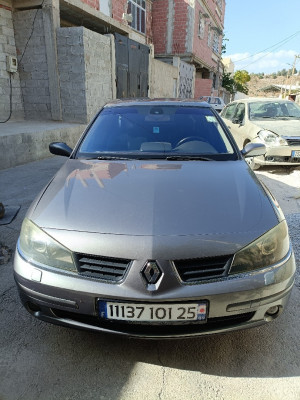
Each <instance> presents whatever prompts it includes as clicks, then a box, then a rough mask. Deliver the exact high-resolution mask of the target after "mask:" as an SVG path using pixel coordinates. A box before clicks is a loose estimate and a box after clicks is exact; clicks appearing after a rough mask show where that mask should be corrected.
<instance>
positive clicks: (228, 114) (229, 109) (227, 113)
mask: <svg viewBox="0 0 300 400" xmlns="http://www.w3.org/2000/svg"><path fill="white" fill-rule="evenodd" d="M236 106H237V103H230V104H228V105H227V106H226V107H225V108H224V109H223V111H222V112H221V117H222V119H223V120H224V122H225V124H226V125H227V128H229V129H230V131H231V129H232V125H233V124H232V122H231V120H232V118H233V116H234V112H235V109H236Z"/></svg>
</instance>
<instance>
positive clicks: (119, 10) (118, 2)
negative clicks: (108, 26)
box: [111, 0, 153, 43]
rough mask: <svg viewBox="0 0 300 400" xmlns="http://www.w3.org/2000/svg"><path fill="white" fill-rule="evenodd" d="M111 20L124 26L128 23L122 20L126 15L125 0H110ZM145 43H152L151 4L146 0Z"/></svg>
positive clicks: (126, 3) (126, 6) (126, 4)
mask: <svg viewBox="0 0 300 400" xmlns="http://www.w3.org/2000/svg"><path fill="white" fill-rule="evenodd" d="M111 7H112V8H111V9H112V15H111V16H112V18H114V19H115V20H117V21H119V22H121V23H122V24H124V25H126V26H127V25H128V23H127V22H126V21H125V20H124V19H123V14H124V13H125V14H126V13H127V8H128V1H127V0H112V2H111ZM145 35H146V42H147V43H152V36H153V35H152V3H151V1H149V0H146V34H145Z"/></svg>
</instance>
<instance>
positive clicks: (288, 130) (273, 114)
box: [221, 98, 300, 169]
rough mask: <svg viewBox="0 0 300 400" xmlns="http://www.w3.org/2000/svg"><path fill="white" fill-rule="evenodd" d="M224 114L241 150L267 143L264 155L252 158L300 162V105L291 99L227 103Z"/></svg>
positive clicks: (261, 161) (257, 164) (259, 162)
mask: <svg viewBox="0 0 300 400" xmlns="http://www.w3.org/2000/svg"><path fill="white" fill-rule="evenodd" d="M221 117H222V118H223V120H224V122H225V123H226V125H227V126H228V128H229V129H230V131H231V133H232V135H233V137H234V139H235V141H236V142H237V145H238V146H239V148H240V149H242V148H244V147H245V145H246V144H247V143H250V142H251V143H263V144H264V145H265V146H266V148H267V151H266V154H265V155H264V156H260V157H256V158H253V159H249V160H250V165H251V167H252V169H258V168H259V167H260V166H261V165H286V166H294V165H295V166H296V165H300V107H299V106H298V105H297V104H296V103H294V102H293V101H290V100H281V99H274V98H271V99H268V98H252V99H251V98H248V99H242V100H238V101H234V102H232V103H229V104H227V106H226V107H225V108H224V110H223V111H222V112H221Z"/></svg>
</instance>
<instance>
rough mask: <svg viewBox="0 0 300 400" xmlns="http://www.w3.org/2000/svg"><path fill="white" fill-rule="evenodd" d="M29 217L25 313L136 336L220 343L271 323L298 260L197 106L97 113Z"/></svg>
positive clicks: (230, 147)
mask: <svg viewBox="0 0 300 400" xmlns="http://www.w3.org/2000/svg"><path fill="white" fill-rule="evenodd" d="M50 150H51V152H52V153H54V154H57V155H63V156H67V157H68V160H67V161H66V163H65V165H64V166H63V167H62V168H61V170H60V171H59V172H58V173H57V174H56V176H55V177H54V178H53V179H52V180H51V182H50V183H49V184H48V185H47V186H46V187H45V189H44V190H43V191H42V192H41V194H40V195H39V196H38V198H36V200H35V201H34V202H33V204H32V205H31V207H30V209H29V210H28V213H27V215H26V218H25V219H24V222H23V225H22V229H21V234H20V238H19V240H18V244H17V250H16V253H15V261H14V274H15V280H16V282H17V286H18V289H19V293H20V298H21V300H22V303H23V304H24V306H25V308H26V309H27V310H28V311H29V312H30V313H31V314H32V315H33V316H34V317H36V318H39V319H41V320H43V321H47V322H51V323H54V324H60V325H64V326H68V327H76V328H82V329H89V330H93V331H99V332H100V331H101V332H110V333H112V332H113V333H117V334H122V335H128V336H138V337H148V338H156V337H182V336H194V335H205V334H212V333H221V332H226V331H230V330H236V329H240V328H248V327H253V326H257V325H260V324H263V323H266V322H269V321H272V320H274V319H276V318H277V317H278V316H279V315H280V314H281V312H282V311H283V310H284V308H285V307H286V305H287V302H288V298H289V295H290V292H291V289H292V286H293V283H294V274H295V259H294V255H293V250H292V247H291V243H290V239H289V235H288V228H287V224H286V221H285V218H284V215H283V214H282V212H281V210H280V207H279V205H278V203H277V202H276V200H275V199H274V198H273V196H272V195H271V194H270V193H269V191H268V189H267V188H266V187H264V186H262V185H261V184H260V182H259V181H258V180H257V178H256V177H255V176H254V174H253V172H252V171H251V169H250V168H249V166H248V164H247V163H246V161H245V159H244V158H245V157H253V156H259V155H262V154H263V153H264V152H265V150H266V149H265V146H264V145H262V144H248V145H247V146H246V147H245V148H244V149H243V150H242V151H241V152H240V151H239V150H238V147H237V145H236V143H235V141H234V140H233V138H232V136H231V134H230V133H229V131H228V130H227V128H226V126H225V124H224V123H223V121H222V120H221V118H220V117H219V116H218V114H217V112H216V111H214V110H213V109H211V108H210V107H209V106H208V105H207V104H205V103H201V102H194V101H179V100H176V101H175V100H174V101H167V100H165V101H161V100H160V101H158V100H143V101H135V100H132V101H129V100H128V101H116V102H113V103H110V104H107V105H106V106H105V107H103V108H102V109H101V110H100V112H99V113H98V115H97V116H96V117H95V118H94V120H93V121H92V122H91V124H90V125H89V126H88V128H87V129H86V131H85V132H84V134H83V135H82V137H81V139H80V140H79V142H78V144H77V145H76V147H75V148H74V149H73V150H72V149H71V148H69V147H68V146H67V145H66V144H64V143H52V144H51V145H50Z"/></svg>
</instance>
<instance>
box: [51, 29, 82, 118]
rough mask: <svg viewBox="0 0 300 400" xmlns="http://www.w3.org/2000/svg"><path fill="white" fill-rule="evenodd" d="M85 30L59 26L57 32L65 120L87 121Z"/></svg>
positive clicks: (61, 94) (63, 116)
mask: <svg viewBox="0 0 300 400" xmlns="http://www.w3.org/2000/svg"><path fill="white" fill-rule="evenodd" d="M83 30H84V28H83V27H78V28H59V29H57V32H56V38H57V61H58V71H59V80H60V98H61V106H62V118H63V121H73V122H83V123H84V122H87V108H86V93H85V60H84V45H83Z"/></svg>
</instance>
